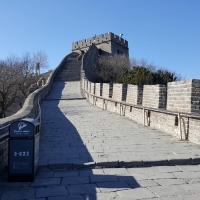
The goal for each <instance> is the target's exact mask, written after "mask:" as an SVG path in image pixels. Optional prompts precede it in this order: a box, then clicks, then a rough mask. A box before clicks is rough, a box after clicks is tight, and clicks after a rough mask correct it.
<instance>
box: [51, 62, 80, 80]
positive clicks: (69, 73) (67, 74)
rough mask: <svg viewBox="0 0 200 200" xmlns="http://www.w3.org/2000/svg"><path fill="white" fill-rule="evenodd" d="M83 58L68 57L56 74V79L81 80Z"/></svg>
mask: <svg viewBox="0 0 200 200" xmlns="http://www.w3.org/2000/svg"><path fill="white" fill-rule="evenodd" d="M80 70H81V60H77V58H67V59H66V61H65V62H64V63H63V65H62V66H61V68H60V70H59V71H58V72H57V74H56V75H55V78H54V81H80Z"/></svg>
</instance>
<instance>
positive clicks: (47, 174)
mask: <svg viewBox="0 0 200 200" xmlns="http://www.w3.org/2000/svg"><path fill="white" fill-rule="evenodd" d="M53 177H54V171H46V172H45V171H40V172H38V173H37V175H36V178H53Z"/></svg>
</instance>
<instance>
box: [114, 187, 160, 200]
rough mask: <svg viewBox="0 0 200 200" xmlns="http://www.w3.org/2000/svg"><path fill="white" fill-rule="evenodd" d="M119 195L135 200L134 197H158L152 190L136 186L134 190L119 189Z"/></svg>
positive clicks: (122, 197) (127, 199)
mask: <svg viewBox="0 0 200 200" xmlns="http://www.w3.org/2000/svg"><path fill="white" fill-rule="evenodd" d="M117 195H119V196H120V198H121V199H126V200H133V199H148V198H149V199H151V198H154V197H157V196H156V195H155V194H153V193H152V192H151V191H149V190H148V189H146V188H136V189H134V190H123V191H118V192H117Z"/></svg>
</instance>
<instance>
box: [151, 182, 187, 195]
mask: <svg viewBox="0 0 200 200" xmlns="http://www.w3.org/2000/svg"><path fill="white" fill-rule="evenodd" d="M148 189H149V190H150V191H151V192H153V193H154V194H156V195H158V197H163V196H175V195H181V194H188V192H186V191H185V190H184V189H183V188H182V187H181V186H179V185H168V186H156V187H149V188H148Z"/></svg>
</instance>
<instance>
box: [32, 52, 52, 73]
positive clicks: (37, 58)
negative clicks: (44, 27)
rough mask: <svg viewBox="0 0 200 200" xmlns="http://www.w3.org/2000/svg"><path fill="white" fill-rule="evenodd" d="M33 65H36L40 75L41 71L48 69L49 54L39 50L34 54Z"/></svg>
mask: <svg viewBox="0 0 200 200" xmlns="http://www.w3.org/2000/svg"><path fill="white" fill-rule="evenodd" d="M33 63H34V65H35V67H36V68H35V70H36V73H38V74H40V70H41V69H47V68H48V56H47V54H46V53H45V52H44V51H42V50H39V51H38V52H35V53H33Z"/></svg>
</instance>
